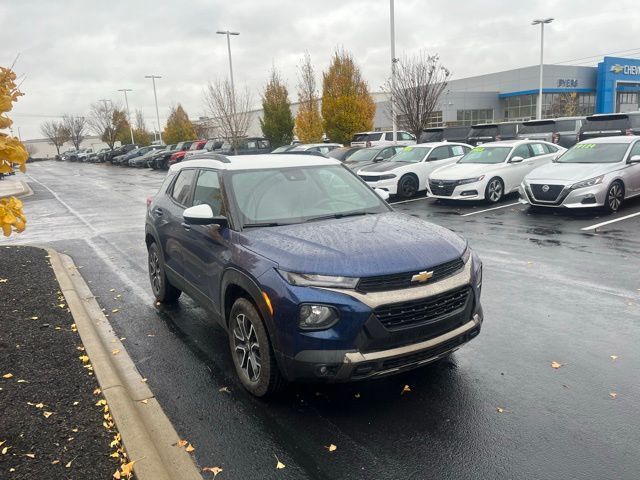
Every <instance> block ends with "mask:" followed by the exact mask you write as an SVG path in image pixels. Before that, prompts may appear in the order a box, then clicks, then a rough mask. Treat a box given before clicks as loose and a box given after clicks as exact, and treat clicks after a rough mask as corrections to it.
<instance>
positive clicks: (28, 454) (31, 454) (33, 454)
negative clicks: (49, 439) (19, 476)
mask: <svg viewBox="0 0 640 480" xmlns="http://www.w3.org/2000/svg"><path fill="white" fill-rule="evenodd" d="M24 456H25V457H29V458H36V454H35V453H25V454H24Z"/></svg>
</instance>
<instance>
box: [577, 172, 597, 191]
mask: <svg viewBox="0 0 640 480" xmlns="http://www.w3.org/2000/svg"><path fill="white" fill-rule="evenodd" d="M603 178H604V175H600V176H599V177H594V178H590V179H589V180H583V181H582V182H578V183H574V184H573V185H571V189H572V190H574V189H576V188H584V187H593V186H594V185H599V184H601V183H602V179H603Z"/></svg>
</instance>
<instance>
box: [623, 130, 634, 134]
mask: <svg viewBox="0 0 640 480" xmlns="http://www.w3.org/2000/svg"><path fill="white" fill-rule="evenodd" d="M624 134H625V135H633V130H631V129H630V128H627V129H626V130H625V131H624Z"/></svg>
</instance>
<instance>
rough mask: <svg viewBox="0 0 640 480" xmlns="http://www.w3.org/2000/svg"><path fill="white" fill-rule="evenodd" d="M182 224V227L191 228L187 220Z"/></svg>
mask: <svg viewBox="0 0 640 480" xmlns="http://www.w3.org/2000/svg"><path fill="white" fill-rule="evenodd" d="M180 225H182V228H184V229H185V230H186V231H189V230H191V225H189V224H188V223H186V222H182V223H181V224H180Z"/></svg>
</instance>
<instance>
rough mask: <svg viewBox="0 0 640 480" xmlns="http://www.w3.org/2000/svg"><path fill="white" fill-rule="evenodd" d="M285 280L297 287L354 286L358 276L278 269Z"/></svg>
mask: <svg viewBox="0 0 640 480" xmlns="http://www.w3.org/2000/svg"><path fill="white" fill-rule="evenodd" d="M278 273H280V275H282V278H284V279H285V280H286V281H287V282H289V283H290V284H291V285H296V286H298V287H331V288H356V285H357V284H358V280H360V279H359V278H355V277H338V276H335V277H334V276H330V275H312V274H309V273H293V272H285V271H284V270H278Z"/></svg>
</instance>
